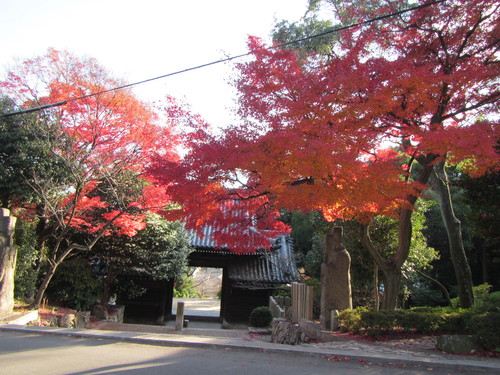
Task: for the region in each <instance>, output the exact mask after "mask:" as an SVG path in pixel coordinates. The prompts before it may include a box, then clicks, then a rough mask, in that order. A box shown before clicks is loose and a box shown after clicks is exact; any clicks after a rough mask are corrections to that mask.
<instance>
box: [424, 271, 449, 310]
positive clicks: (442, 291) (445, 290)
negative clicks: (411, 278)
mask: <svg viewBox="0 0 500 375" xmlns="http://www.w3.org/2000/svg"><path fill="white" fill-rule="evenodd" d="M416 271H417V273H418V274H419V275H420V276H422V277H424V278H426V279H427V280H429V281H431V282H433V283H434V284H436V285H437V286H438V287H439V289H441V293H442V294H443V297H444V299H445V300H446V303H447V304H448V306H451V298H450V293H448V290H447V289H446V287H445V286H444V285H443V284H442V283H440V282H439V281H438V280H436V279H434V278H432V277H430V276H429V275H426V274H425V273H423V272H422V271H419V270H416Z"/></svg>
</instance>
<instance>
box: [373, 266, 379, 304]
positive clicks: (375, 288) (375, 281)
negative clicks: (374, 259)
mask: <svg viewBox="0 0 500 375" xmlns="http://www.w3.org/2000/svg"><path fill="white" fill-rule="evenodd" d="M373 304H374V306H375V311H378V310H379V309H380V293H379V290H378V266H377V264H374V265H373Z"/></svg>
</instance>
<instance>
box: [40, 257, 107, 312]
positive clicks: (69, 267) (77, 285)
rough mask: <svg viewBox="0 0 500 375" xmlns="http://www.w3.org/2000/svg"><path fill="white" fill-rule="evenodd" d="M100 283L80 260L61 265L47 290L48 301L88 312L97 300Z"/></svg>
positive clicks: (84, 262) (72, 260)
mask: <svg viewBox="0 0 500 375" xmlns="http://www.w3.org/2000/svg"><path fill="white" fill-rule="evenodd" d="M100 290H101V283H100V281H99V279H98V278H97V276H96V275H95V274H94V273H93V272H92V268H91V267H90V265H89V264H88V263H87V262H86V261H85V260H84V259H80V258H76V259H71V260H68V261H65V262H63V263H61V265H60V266H59V268H58V269H57V271H56V273H55V274H54V278H53V279H52V282H51V283H50V286H49V288H48V289H47V297H48V298H49V301H51V302H54V303H58V304H62V305H64V306H66V307H69V308H72V309H75V310H80V311H82V310H89V309H90V307H91V306H92V305H93V304H94V303H95V302H96V301H97V300H98V298H99V293H100Z"/></svg>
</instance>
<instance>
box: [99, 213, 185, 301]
mask: <svg viewBox="0 0 500 375" xmlns="http://www.w3.org/2000/svg"><path fill="white" fill-rule="evenodd" d="M146 224H147V225H146V228H145V229H143V230H141V231H140V232H139V233H138V234H137V235H136V236H134V237H132V238H126V237H123V236H110V237H106V238H104V239H102V240H101V241H100V242H99V243H98V244H97V245H96V247H94V249H93V257H94V258H95V259H99V260H101V261H103V262H104V264H105V269H106V276H105V279H104V285H103V293H102V294H101V300H100V303H101V305H103V306H107V305H108V303H109V299H110V296H111V294H112V291H113V287H114V284H115V282H116V280H117V278H119V277H120V276H124V277H127V276H130V275H141V276H147V277H150V278H152V279H154V280H166V279H176V278H180V276H181V274H182V273H183V272H184V270H185V268H186V266H187V257H188V255H189V253H190V252H191V251H192V248H191V247H190V238H189V234H188V232H187V231H186V230H185V228H184V225H183V224H182V223H180V222H178V221H175V222H171V221H168V220H166V219H164V218H162V217H161V216H159V215H156V214H150V215H148V217H147V219H146Z"/></svg>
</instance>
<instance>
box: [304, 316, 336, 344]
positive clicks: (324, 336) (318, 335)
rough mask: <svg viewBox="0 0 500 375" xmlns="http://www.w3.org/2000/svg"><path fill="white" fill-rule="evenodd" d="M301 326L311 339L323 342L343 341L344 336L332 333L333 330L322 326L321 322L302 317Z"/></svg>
mask: <svg viewBox="0 0 500 375" xmlns="http://www.w3.org/2000/svg"><path fill="white" fill-rule="evenodd" d="M299 326H300V327H301V328H302V330H303V331H304V332H305V333H306V335H307V336H309V337H310V338H311V339H315V340H319V341H322V342H331V341H342V340H343V339H342V338H339V337H338V336H336V335H332V333H331V331H325V330H323V329H322V328H321V324H320V323H315V322H311V321H309V320H305V319H302V320H301V321H300V322H299Z"/></svg>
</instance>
